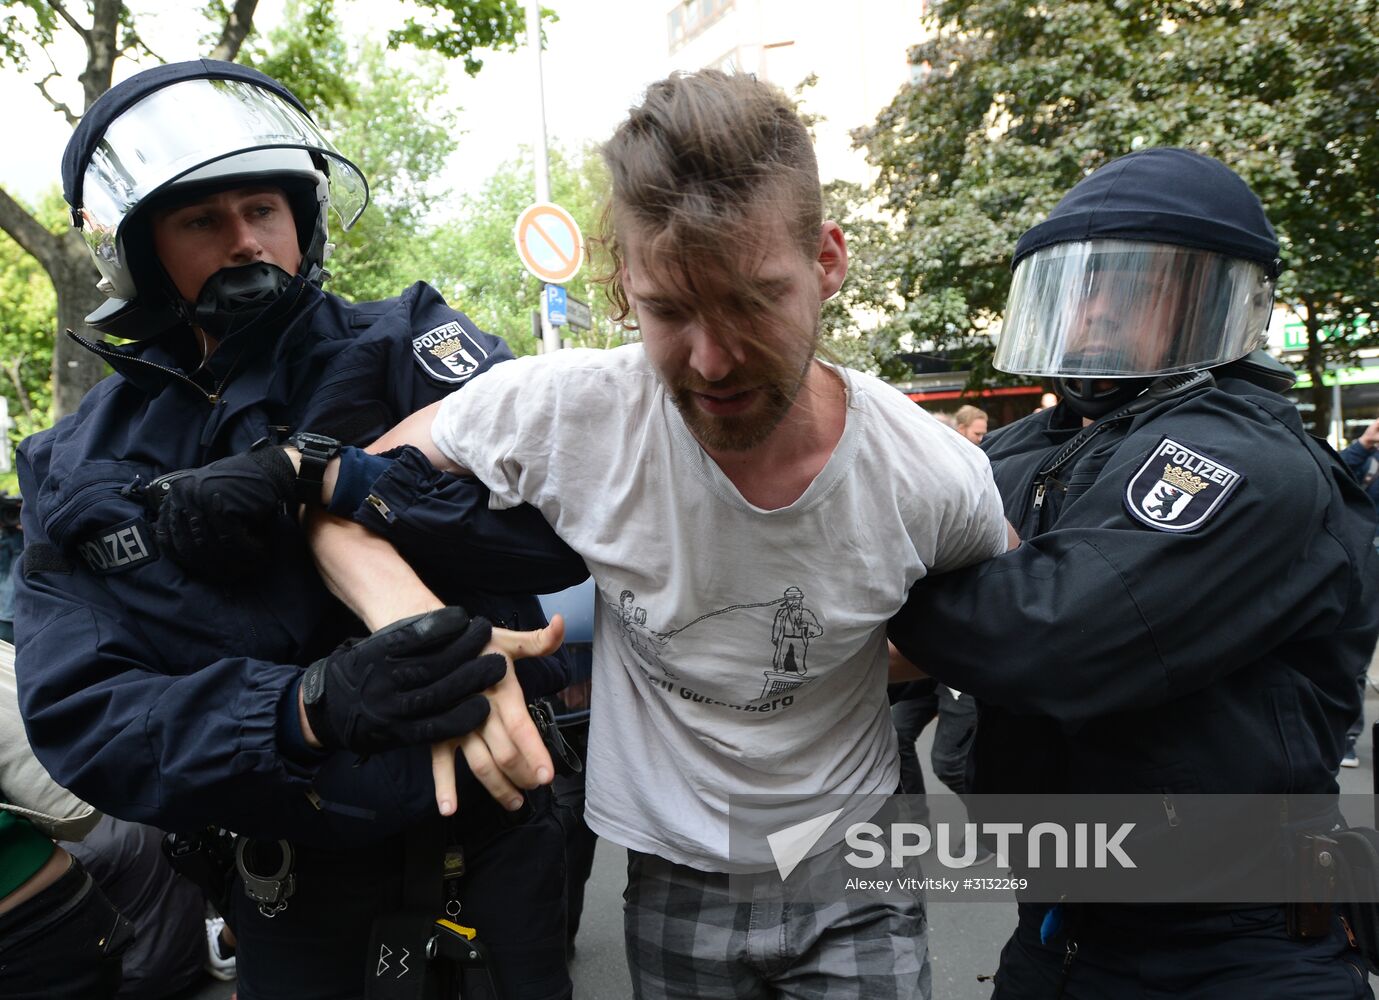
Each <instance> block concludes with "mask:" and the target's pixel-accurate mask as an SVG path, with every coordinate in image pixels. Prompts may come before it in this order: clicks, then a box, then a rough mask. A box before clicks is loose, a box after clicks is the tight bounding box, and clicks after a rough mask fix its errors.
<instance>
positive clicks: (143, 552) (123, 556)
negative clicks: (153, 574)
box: [77, 517, 158, 576]
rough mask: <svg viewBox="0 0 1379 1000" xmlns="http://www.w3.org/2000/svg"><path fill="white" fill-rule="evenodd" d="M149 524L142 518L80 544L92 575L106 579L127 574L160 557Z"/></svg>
mask: <svg viewBox="0 0 1379 1000" xmlns="http://www.w3.org/2000/svg"><path fill="white" fill-rule="evenodd" d="M151 534H152V533H151V532H150V531H149V530H148V525H147V524H145V523H144V522H143V521H142V520H141V519H140V518H137V517H136V518H133V519H131V520H128V521H125V522H123V523H122V524H116V525H112V526H111V527H109V528H106V529H104V530H103V531H98V532H96V533H95V534H94V535H92V536H91V537H90V538H88V539H87V540H86V541H84V542H81V543H79V544H78V545H77V551H78V552H80V553H81V557H82V558H83V559H85V560H86V565H88V566H90V567H91V570H92V572H95V573H99V574H101V575H102V576H108V575H110V574H111V573H123V572H124V571H126V570H131V569H134V568H135V567H136V566H142V565H144V564H145V563H150V562H153V560H154V559H157V558H158V550H157V549H156V548H154V545H153V538H152V537H151Z"/></svg>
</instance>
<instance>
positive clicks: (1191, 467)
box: [1125, 437, 1240, 531]
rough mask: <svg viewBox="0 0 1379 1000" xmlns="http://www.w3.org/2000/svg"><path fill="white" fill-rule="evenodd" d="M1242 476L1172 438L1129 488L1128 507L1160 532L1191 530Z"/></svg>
mask: <svg viewBox="0 0 1379 1000" xmlns="http://www.w3.org/2000/svg"><path fill="white" fill-rule="evenodd" d="M1239 484H1240V473H1238V472H1236V471H1235V470H1234V469H1228V468H1227V467H1226V466H1224V465H1222V464H1221V463H1220V462H1217V461H1216V460H1214V459H1211V458H1208V457H1207V456H1206V455H1203V454H1202V453H1201V452H1200V451H1194V450H1193V449H1191V448H1188V447H1186V446H1185V445H1181V444H1179V443H1178V442H1177V441H1174V440H1173V439H1172V438H1167V437H1166V438H1164V439H1163V440H1162V441H1160V442H1159V443H1158V445H1157V446H1156V447H1155V448H1154V450H1153V451H1152V452H1150V454H1149V458H1148V459H1147V460H1146V461H1145V463H1144V464H1143V465H1141V466H1140V469H1139V471H1138V472H1136V473H1135V475H1134V476H1133V477H1131V479H1130V485H1129V486H1127V487H1126V488H1125V506H1126V509H1127V510H1129V511H1130V513H1131V514H1133V515H1134V516H1135V517H1137V518H1139V519H1140V520H1141V521H1143V522H1144V523H1145V524H1147V525H1149V526H1150V527H1151V528H1158V529H1159V530H1160V531H1191V530H1192V529H1193V528H1196V527H1197V526H1199V525H1200V524H1202V523H1203V522H1204V521H1206V519H1207V518H1209V517H1211V515H1212V514H1214V513H1216V512H1217V511H1218V510H1219V509H1220V508H1221V505H1222V504H1223V503H1225V502H1226V498H1227V497H1228V496H1230V495H1231V492H1232V491H1233V490H1234V489H1235V488H1236V486H1238V485H1239Z"/></svg>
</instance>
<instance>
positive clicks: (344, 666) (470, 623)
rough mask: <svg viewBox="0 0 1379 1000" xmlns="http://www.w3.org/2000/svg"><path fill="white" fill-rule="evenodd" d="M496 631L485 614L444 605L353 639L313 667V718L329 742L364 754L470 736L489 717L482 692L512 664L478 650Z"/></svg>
mask: <svg viewBox="0 0 1379 1000" xmlns="http://www.w3.org/2000/svg"><path fill="white" fill-rule="evenodd" d="M492 634H493V628H492V626H490V625H489V623H488V621H487V620H486V619H484V618H475V619H472V620H471V619H470V617H469V615H468V614H467V613H466V612H465V610H464V608H441V609H440V610H439V611H431V612H428V613H427V614H424V615H414V616H412V617H411V618H404V619H402V620H401V621H398V622H393V624H391V625H388V626H386V627H384V628H381V629H379V630H378V631H377V632H375V633H374V634H373V635H371V636H369V637H368V638H366V639H352V640H350V641H349V642H346V643H345V644H344V645H342V646H340V647H339V648H338V649H336V650H335V651H334V652H333V653H331V654H330V655H329V656H327V657H326V658H325V659H322V660H317V661H316V662H315V663H313V664H312V665H311V666H310V667H308V668H307V671H306V676H305V677H304V678H303V679H302V704H303V706H304V707H305V709H306V719H307V722H309V723H310V724H311V728H312V730H313V731H314V732H315V734H316V738H317V739H318V740H320V741H321V744H322V745H323V746H326V747H329V748H331V749H341V748H344V749H348V750H353V751H355V752H356V753H361V754H369V753H376V752H378V751H380V750H392V749H395V748H397V747H404V746H417V745H420V744H425V743H436V742H439V741H441V740H447V739H451V738H453V737H456V736H463V735H464V734H465V733H468V732H471V731H472V730H474V729H477V728H478V727H479V726H480V725H482V724H483V721H484V719H486V718H487V717H488V699H487V698H485V697H484V696H483V695H482V694H481V693H480V692H482V691H483V690H484V689H485V688H488V687H492V686H493V685H494V684H497V683H498V682H499V681H500V680H502V679H503V674H504V673H505V672H506V671H507V661H506V660H505V659H503V657H502V655H501V654H499V653H489V654H487V655H485V656H480V655H479V651H480V650H481V649H483V648H484V646H485V645H487V643H488V640H489V637H490V636H491V635H492Z"/></svg>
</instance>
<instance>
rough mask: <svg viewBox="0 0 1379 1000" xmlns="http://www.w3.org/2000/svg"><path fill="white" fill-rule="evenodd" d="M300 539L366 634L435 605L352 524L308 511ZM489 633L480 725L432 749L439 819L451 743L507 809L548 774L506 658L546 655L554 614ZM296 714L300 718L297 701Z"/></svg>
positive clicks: (396, 558) (451, 771) (446, 794)
mask: <svg viewBox="0 0 1379 1000" xmlns="http://www.w3.org/2000/svg"><path fill="white" fill-rule="evenodd" d="M307 535H308V538H309V539H310V541H311V548H312V554H313V555H314V556H315V559H316V565H317V568H318V570H319V571H320V573H321V578H322V579H323V580H324V581H325V583H326V586H327V587H329V588H330V591H331V593H333V594H335V595H336V596H337V597H338V598H340V600H341V601H343V602H344V603H345V605H346V606H348V607H349V608H350V610H352V611H353V612H354V613H355V614H356V615H358V616H359V618H360V619H361V620H362V621H363V622H364V624H365V625H367V626H368V627H369V629H370V630H377V629H378V628H380V627H382V626H384V625H387V624H388V623H390V622H393V621H397V620H398V619H401V618H406V617H408V616H410V615H415V614H421V613H423V612H426V611H433V610H435V609H436V608H439V607H442V606H443V603H442V602H441V600H440V599H439V598H437V597H436V595H435V594H433V593H431V591H430V589H428V588H427V586H426V585H425V584H424V583H422V582H421V579H420V578H419V577H418V576H417V575H416V573H415V572H413V570H412V568H411V567H410V566H408V565H407V563H406V562H405V561H404V560H403V558H402V557H401V556H400V555H398V553H397V550H396V549H394V548H393V546H392V544H391V543H390V542H388V541H387V540H386V539H384V538H382V537H380V536H378V535H375V534H373V533H372V532H370V531H368V530H367V529H365V528H363V527H361V526H359V525H357V524H355V523H353V522H352V521H346V520H343V519H341V518H337V517H332V516H331V515H329V514H325V513H321V512H319V511H318V512H314V513H313V514H312V515H310V516H309V517H308V519H307ZM493 631H494V636H493V641H492V642H491V643H490V645H489V647H488V648H487V649H486V650H485V651H486V652H499V653H503V654H504V655H505V656H506V657H507V658H508V661H509V662H508V670H507V674H506V676H505V677H504V678H503V680H502V681H500V682H499V683H498V684H497V685H495V686H494V687H491V688H489V689H488V690H487V691H485V692H484V694H485V696H486V697H487V698H488V699H489V703H490V711H489V716H488V718H487V720H485V722H484V724H483V725H482V726H481V727H480V728H479V729H477V730H475V731H474V732H472V733H469V734H468V735H466V736H463V737H461V738H460V739H459V740H452V741H448V742H446V743H438V744H436V745H435V746H433V747H432V775H433V777H434V779H435V784H436V802H437V805H438V807H439V808H440V811H441V813H442V814H443V815H450V814H451V813H453V812H454V811H455V805H456V792H455V758H454V750H455V748H456V746H458V747H459V749H460V750H461V751H462V752H463V753H464V755H465V760H466V762H467V763H468V764H469V769H470V771H471V772H472V773H473V774H474V776H475V777H476V778H478V779H479V781H480V782H481V783H482V784H483V785H484V787H485V788H486V789H487V790H488V792H489V794H490V795H492V796H493V797H494V798H495V799H497V800H498V801H499V802H501V803H503V804H504V805H505V806H507V807H508V808H509V809H516V808H517V807H518V806H520V805H521V803H522V793H521V791H520V789H521V788H534V787H536V786H537V785H539V784H546V783H547V782H549V781H550V780H551V777H552V776H553V775H554V773H555V769H554V766H553V765H552V763H551V757H550V754H549V753H548V752H547V750H546V747H545V744H544V743H543V742H542V740H541V735H540V733H538V732H537V729H536V726H535V724H534V723H533V722H532V720H531V717H530V715H528V714H527V703H526V698H525V697H524V696H523V694H522V687H521V685H520V684H519V683H518V681H517V675H516V673H515V672H514V670H513V667H512V662H511V661H512V659H513V658H514V657H516V658H520V657H526V656H541V655H545V654H547V653H551V652H554V651H555V650H556V649H557V648H559V646H560V641H561V638H562V637H563V635H564V628H563V625H562V623H561V622H560V620H559V618H558V617H557V619H556V620H555V621H553V622H552V623H551V625H550V626H548V627H547V628H545V629H540V630H538V631H535V632H508V631H507V630H505V629H494V630H493ZM298 711H299V713H300V714H299V718H302V719H303V721H305V710H304V708H302V707H301V706H300V704H299V708H298ZM302 732H303V734H304V735H305V736H306V737H307V740H308V742H312V741H313V735H314V734H312V733H311V731H310V727H309V726H305V725H304V726H303V730H302Z"/></svg>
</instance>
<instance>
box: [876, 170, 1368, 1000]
mask: <svg viewBox="0 0 1379 1000" xmlns="http://www.w3.org/2000/svg"><path fill="white" fill-rule="evenodd" d="M1160 152H1162V151H1160ZM1175 152H1176V151H1175ZM1165 158H1166V157H1161V159H1165ZM1127 159H1128V158H1127ZM1122 162H1124V161H1122ZM1144 162H1145V161H1141V165H1144ZM1104 169H1107V170H1109V169H1110V168H1104ZM1212 169H1214V170H1217V171H1220V172H1224V169H1225V168H1223V167H1220V165H1216V166H1215V167H1214V168H1212ZM1095 176H1096V175H1093V177H1095ZM1084 183H1086V182H1084ZM1237 183H1238V179H1237ZM1241 186H1242V187H1243V185H1241ZM1138 187H1139V188H1140V189H1142V188H1143V186H1138ZM1170 189H1171V188H1170ZM1076 190H1077V189H1074V191H1076ZM1093 193H1097V194H1099V195H1101V196H1102V197H1100V198H1098V199H1097V204H1098V206H1099V207H1100V206H1101V205H1102V204H1103V201H1104V202H1106V203H1109V202H1110V200H1111V199H1106V198H1105V197H1104V196H1105V193H1106V189H1105V188H1102V189H1101V190H1100V191H1099V192H1093V191H1088V194H1089V195H1090V194H1093ZM1127 197H1133V196H1127ZM1132 206H1133V202H1132ZM1116 207H1117V208H1123V207H1124V206H1123V204H1122V205H1117V206H1116ZM1256 211H1257V209H1256ZM1057 214H1058V213H1057V212H1055V215H1057ZM1087 218H1088V217H1085V216H1084V217H1082V218H1081V219H1080V223H1081V225H1082V227H1083V228H1084V230H1086V231H1090V232H1092V233H1093V234H1095V232H1096V230H1095V225H1096V224H1097V222H1098V218H1097V217H1091V219H1092V223H1091V225H1089V224H1088V222H1087ZM1154 218H1155V219H1157V220H1162V219H1163V218H1164V215H1163V214H1161V213H1160V214H1157V215H1155V216H1154ZM1261 218H1262V217H1261ZM1063 221H1067V220H1063ZM1116 224H1124V219H1123V218H1122V219H1121V220H1117V222H1116ZM1213 266H1215V265H1213ZM999 362H1000V357H999V355H998V365H999ZM1272 364H1276V363H1272ZM1092 381H1093V380H1091V379H1088V380H1087V382H1088V383H1089V389H1090V387H1091V383H1092ZM1290 383H1291V373H1290V372H1285V373H1284V376H1283V379H1282V381H1280V374H1279V372H1278V371H1277V370H1276V369H1275V368H1273V367H1272V365H1271V363H1270V362H1268V360H1267V359H1266V358H1264V357H1262V356H1261V354H1259V353H1256V354H1250V355H1246V356H1245V357H1242V358H1240V359H1239V360H1236V361H1233V362H1231V363H1229V364H1225V365H1219V366H1212V367H1208V368H1207V369H1206V370H1199V371H1196V372H1186V373H1181V374H1177V375H1169V376H1166V377H1162V378H1160V379H1159V380H1158V381H1155V382H1153V383H1152V384H1151V385H1150V387H1149V389H1148V391H1147V392H1143V393H1142V394H1141V395H1138V396H1136V395H1135V393H1136V392H1137V391H1138V390H1139V389H1140V388H1143V386H1140V387H1137V388H1132V390H1131V391H1130V392H1129V393H1128V394H1127V397H1128V401H1127V402H1126V403H1125V404H1124V405H1122V406H1119V407H1117V408H1116V409H1113V410H1112V411H1111V412H1109V413H1106V414H1104V415H1101V416H1099V417H1096V418H1095V419H1094V420H1092V422H1091V423H1090V424H1089V425H1088V426H1087V427H1086V428H1085V429H1084V426H1083V420H1082V416H1083V415H1082V414H1079V413H1077V412H1075V410H1074V408H1072V407H1070V405H1069V402H1068V401H1067V399H1066V398H1065V400H1064V402H1062V403H1060V404H1059V405H1058V406H1057V407H1055V408H1053V409H1051V410H1045V411H1041V412H1039V413H1035V414H1033V415H1030V416H1027V417H1024V418H1023V419H1020V420H1018V421H1016V422H1014V423H1013V424H1010V425H1008V426H1006V427H1003V428H1000V429H999V430H997V431H995V432H994V433H992V434H990V435H988V436H987V438H986V440H985V441H984V442H983V447H984V449H985V451H986V453H987V455H988V456H989V458H990V460H991V465H992V469H993V472H994V475H995V480H996V484H997V486H998V488H999V490H1000V493H1001V496H1002V498H1003V500H1004V503H1005V510H1006V516H1007V517H1008V518H1009V520H1010V522H1011V523H1012V524H1013V525H1014V526H1015V528H1016V529H1017V530H1018V531H1019V533H1020V536H1021V538H1022V542H1021V544H1020V545H1019V547H1018V548H1016V549H1014V550H1012V551H1010V552H1007V553H1005V554H1004V555H1001V556H999V557H997V558H995V559H993V560H991V561H989V562H986V563H983V564H980V565H977V566H972V567H968V568H965V569H962V570H959V571H957V572H954V573H949V574H945V575H944V576H942V577H937V578H934V579H932V580H926V581H922V582H921V583H920V584H919V585H917V586H916V587H915V588H914V590H913V591H912V593H911V595H910V598H909V600H908V602H907V603H906V605H905V607H904V609H903V610H902V612H901V613H900V614H899V615H898V616H897V617H896V619H895V620H894V621H893V622H892V624H891V628H890V637H891V639H892V641H893V642H895V644H896V646H897V647H898V648H899V649H900V650H901V651H902V652H904V653H905V654H906V655H907V656H909V657H910V658H911V659H912V660H913V661H914V662H916V663H918V664H921V665H922V666H923V668H924V669H925V670H926V671H927V672H928V673H930V674H932V675H933V676H934V677H936V678H938V679H939V680H940V681H942V682H944V683H948V684H951V685H953V686H955V687H958V688H960V689H961V690H964V691H970V692H972V693H973V694H974V695H976V697H977V698H978V700H979V702H980V705H981V710H980V721H979V725H978V728H977V734H976V738H975V741H974V746H973V750H972V754H971V757H970V760H969V769H970V771H969V777H970V779H971V781H972V789H973V791H975V792H978V793H1065V794H1066V793H1139V794H1145V795H1155V796H1160V797H1162V799H1163V813H1162V815H1161V816H1159V817H1157V825H1158V827H1159V828H1160V832H1162V831H1163V830H1166V829H1167V828H1168V827H1171V826H1173V825H1175V824H1178V823H1183V822H1190V821H1191V817H1189V816H1187V815H1185V814H1184V813H1183V810H1182V805H1181V803H1179V804H1175V797H1179V796H1184V795H1196V794H1211V793H1319V794H1332V795H1334V794H1335V793H1336V792H1337V791H1338V786H1337V782H1336V770H1337V766H1338V763H1339V760H1340V756H1341V750H1342V742H1343V734H1344V733H1345V730H1346V727H1347V726H1348V725H1349V723H1350V721H1351V720H1352V719H1353V718H1354V716H1355V713H1356V711H1357V710H1358V707H1359V705H1358V701H1357V698H1358V692H1357V689H1356V685H1355V681H1354V678H1355V674H1356V671H1357V669H1358V667H1359V665H1361V664H1363V663H1367V662H1368V660H1369V657H1370V655H1371V653H1372V652H1373V649H1374V646H1375V638H1376V634H1379V607H1377V606H1376V598H1379V593H1376V568H1377V567H1376V560H1375V557H1374V550H1373V547H1372V546H1371V545H1370V538H1371V536H1372V534H1373V531H1374V511H1373V507H1372V505H1371V504H1370V502H1369V500H1368V499H1367V498H1366V496H1365V495H1364V493H1363V491H1362V490H1361V489H1360V487H1359V486H1358V485H1357V484H1356V482H1355V481H1354V479H1353V478H1352V477H1351V475H1350V474H1349V472H1348V471H1347V469H1346V468H1345V466H1344V465H1343V464H1342V462H1341V461H1340V460H1339V458H1338V457H1337V455H1336V454H1335V452H1334V451H1332V450H1331V449H1330V448H1329V447H1327V446H1326V445H1325V444H1323V443H1319V442H1318V441H1316V440H1314V439H1313V438H1312V437H1311V436H1309V435H1308V434H1307V433H1306V432H1305V430H1304V428H1303V425H1302V422H1301V420H1300V418H1299V416H1298V413H1297V410H1296V407H1295V406H1294V405H1293V404H1292V403H1291V402H1290V401H1289V400H1288V399H1286V398H1284V397H1283V396H1282V395H1280V394H1279V392H1278V391H1276V390H1277V389H1278V388H1279V387H1280V386H1281V385H1286V384H1290ZM1098 385H1099V386H1100V387H1101V391H1104V387H1105V383H1104V382H1103V383H1098ZM1323 828H1324V827H1323ZM1137 832H1138V831H1137ZM1154 832H1155V831H1153V830H1146V831H1145V833H1146V834H1147V835H1154ZM1264 836H1270V837H1274V836H1276V837H1279V838H1280V839H1282V838H1283V837H1284V836H1286V834H1285V833H1284V832H1282V831H1274V830H1270V831H1267V832H1265V831H1261V837H1264ZM1277 846H1278V849H1280V850H1282V849H1285V845H1284V844H1282V843H1280V844H1279V845H1277ZM1064 910H1066V912H1065V913H1064V912H1062V911H1060V913H1059V914H1058V917H1059V918H1061V926H1060V924H1059V922H1058V920H1052V921H1050V920H1049V919H1048V918H1049V911H1050V907H1049V905H1048V904H1047V903H1022V904H1021V905H1020V907H1019V924H1018V928H1017V930H1016V931H1015V933H1014V935H1013V936H1012V938H1011V939H1010V941H1009V942H1008V943H1007V945H1006V947H1005V949H1004V951H1003V953H1002V955H1001V965H1000V970H999V972H998V974H997V977H996V989H995V993H994V996H995V997H996V998H999V1000H1022V998H1026V997H1028V998H1035V997H1053V996H1062V997H1066V998H1069V1000H1072V998H1084V997H1085V998H1091V997H1108V996H1129V995H1135V996H1161V995H1162V996H1168V995H1174V996H1186V997H1193V998H1204V1000H1205V998H1216V997H1224V996H1250V997H1254V998H1285V997H1289V998H1318V1000H1320V998H1337V997H1352V996H1354V997H1360V996H1370V992H1369V988H1368V986H1367V985H1366V976H1365V974H1364V971H1363V970H1364V961H1363V959H1362V958H1361V957H1360V955H1359V953H1358V952H1356V951H1354V950H1353V949H1352V948H1351V947H1350V945H1349V943H1348V942H1347V939H1346V935H1345V933H1344V928H1343V927H1342V925H1341V923H1340V921H1339V919H1338V918H1336V917H1332V926H1331V928H1330V933H1329V934H1323V936H1320V937H1316V938H1311V939H1306V940H1298V939H1295V938H1294V937H1291V936H1290V934H1289V931H1288V927H1287V919H1286V918H1287V914H1286V910H1285V907H1283V906H1257V905H1256V906H1247V905H1242V906H1240V907H1231V906H1229V904H1227V905H1225V906H1222V907H1200V906H1199V907H1196V908H1191V907H1187V906H1170V905H1157V906H1152V905H1128V904H1126V905H1108V904H1083V905H1080V906H1076V907H1072V906H1070V907H1065V908H1064ZM1041 932H1042V933H1041Z"/></svg>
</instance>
